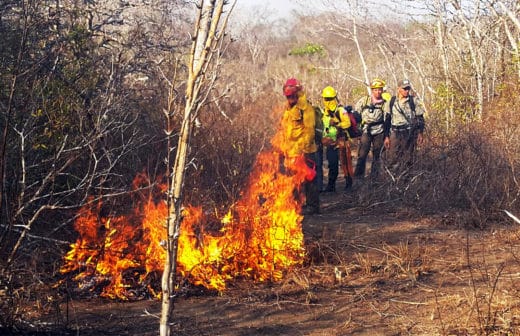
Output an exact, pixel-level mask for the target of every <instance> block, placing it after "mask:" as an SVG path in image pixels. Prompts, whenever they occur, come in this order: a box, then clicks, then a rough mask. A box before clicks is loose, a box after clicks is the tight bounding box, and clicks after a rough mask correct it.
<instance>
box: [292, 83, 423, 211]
mask: <svg viewBox="0 0 520 336" xmlns="http://www.w3.org/2000/svg"><path fill="white" fill-rule="evenodd" d="M385 89H386V83H385V81H384V80H381V79H377V78H376V79H374V80H373V81H372V82H371V83H370V94H369V95H366V96H364V97H362V98H360V99H359V100H358V101H357V102H356V104H354V107H352V106H351V105H347V106H343V105H341V104H340V101H339V99H338V95H337V92H336V90H335V89H334V88H333V87H332V86H327V87H325V88H324V89H323V90H322V92H321V103H322V104H321V105H322V106H313V105H312V104H311V103H310V102H309V100H308V99H307V97H306V94H305V91H304V89H303V86H302V85H301V83H300V82H299V81H298V80H297V79H295V78H289V79H288V80H287V81H286V82H285V84H284V86H283V94H284V96H285V97H286V99H287V105H286V109H285V112H284V115H283V118H282V125H283V128H284V131H285V133H284V141H285V143H286V148H287V150H286V152H285V153H284V155H285V157H286V158H294V157H297V156H301V155H303V156H304V157H305V162H307V164H308V165H309V167H315V169H316V178H314V179H313V180H312V181H305V182H304V185H303V188H302V190H303V192H304V193H305V200H306V201H305V205H304V206H303V208H302V213H303V214H304V215H312V214H317V213H319V212H320V201H319V194H320V193H321V192H335V191H336V180H337V178H338V175H339V167H341V168H342V172H343V174H344V177H345V189H346V190H349V189H351V188H352V186H353V183H354V182H356V183H362V181H363V180H364V177H365V170H366V165H367V158H368V155H369V153H370V151H371V152H372V166H371V169H370V177H371V179H377V178H378V176H379V174H380V170H381V152H382V150H383V147H384V148H385V149H386V150H387V154H388V155H387V157H388V163H389V168H390V169H392V170H393V171H394V172H397V171H398V170H399V169H401V168H402V167H403V166H409V165H410V164H411V163H412V161H413V154H414V151H415V147H416V145H417V144H420V143H422V141H423V131H424V108H423V106H422V104H421V103H420V102H419V100H418V98H417V97H416V96H415V95H413V94H411V90H412V86H411V83H410V82H409V81H408V80H406V79H405V80H401V81H399V83H398V85H397V94H396V95H395V96H392V95H390V94H389V93H388V92H386V90H385ZM352 111H357V112H358V113H359V114H360V115H361V125H360V128H361V132H360V133H361V135H360V136H359V137H358V138H357V139H358V151H357V160H356V164H355V167H354V165H353V162H352V152H351V145H352V143H353V141H354V140H355V139H353V138H352V137H351V136H350V135H349V132H348V129H349V128H350V127H351V118H350V116H349V113H350V112H352ZM324 152H325V157H326V159H327V162H328V181H327V184H326V185H325V183H324V181H323V154H324ZM358 181H359V182H358Z"/></svg>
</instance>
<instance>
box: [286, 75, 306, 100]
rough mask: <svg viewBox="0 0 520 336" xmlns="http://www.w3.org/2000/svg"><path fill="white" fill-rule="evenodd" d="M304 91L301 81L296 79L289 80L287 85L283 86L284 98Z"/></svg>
mask: <svg viewBox="0 0 520 336" xmlns="http://www.w3.org/2000/svg"><path fill="white" fill-rule="evenodd" d="M301 89H302V85H301V84H300V81H299V80H297V79H296V78H289V79H288V80H287V81H286V82H285V84H284V85H283V94H284V96H286V97H288V96H292V95H293V94H295V93H297V92H298V91H300V90H301Z"/></svg>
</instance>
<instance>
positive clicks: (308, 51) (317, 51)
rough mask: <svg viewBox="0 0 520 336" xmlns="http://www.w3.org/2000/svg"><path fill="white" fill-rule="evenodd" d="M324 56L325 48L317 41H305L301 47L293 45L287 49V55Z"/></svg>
mask: <svg viewBox="0 0 520 336" xmlns="http://www.w3.org/2000/svg"><path fill="white" fill-rule="evenodd" d="M314 55H317V56H318V57H324V56H325V55H326V51H325V48H324V47H323V46H322V45H320V44H317V43H311V42H307V43H306V44H305V45H304V46H303V47H294V48H292V49H291V50H290V51H289V56H314Z"/></svg>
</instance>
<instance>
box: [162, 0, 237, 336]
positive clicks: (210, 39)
mask: <svg viewBox="0 0 520 336" xmlns="http://www.w3.org/2000/svg"><path fill="white" fill-rule="evenodd" d="M235 2H236V1H235ZM235 2H234V3H235ZM234 3H233V6H234ZM226 4H227V1H225V0H201V1H199V3H198V5H197V7H198V8H199V12H198V18H197V21H196V23H195V36H194V39H193V44H192V49H191V58H190V63H189V73H188V80H187V83H186V96H185V98H186V103H185V108H184V116H183V120H182V126H181V130H180V134H179V140H178V144H177V152H176V156H175V162H174V164H173V168H172V170H171V171H170V174H171V179H170V181H171V182H170V186H169V188H168V198H167V201H168V217H167V219H166V227H167V234H168V236H167V242H166V248H167V253H166V259H165V264H164V271H163V275H162V279H161V286H162V306H161V319H160V327H159V331H160V335H161V336H169V335H171V334H172V330H171V325H172V317H173V310H174V298H175V285H176V281H175V276H176V271H177V251H178V239H179V236H180V229H181V223H182V202H183V185H184V176H185V168H186V159H187V156H188V153H189V150H190V137H191V130H192V127H193V122H194V120H195V118H196V117H197V114H198V112H199V110H200V108H201V106H202V102H203V99H201V96H202V90H205V91H206V92H207V91H209V90H211V84H210V85H209V87H208V83H211V81H210V80H208V73H207V71H208V66H209V65H210V63H211V62H212V60H213V58H212V55H213V54H214V53H218V52H219V50H218V48H217V45H218V44H219V41H221V40H222V38H223V37H224V33H223V32H224V31H225V27H226V25H227V17H226V19H225V20H224V22H222V21H221V18H222V14H223V9H224V5H226ZM233 6H231V9H230V11H229V12H228V16H229V13H231V11H232V8H233ZM217 68H218V67H217ZM213 71H217V69H213Z"/></svg>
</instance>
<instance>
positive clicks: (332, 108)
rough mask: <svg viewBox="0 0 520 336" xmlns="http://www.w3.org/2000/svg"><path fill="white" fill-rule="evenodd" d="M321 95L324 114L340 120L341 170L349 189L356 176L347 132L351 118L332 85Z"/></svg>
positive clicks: (346, 186)
mask: <svg viewBox="0 0 520 336" xmlns="http://www.w3.org/2000/svg"><path fill="white" fill-rule="evenodd" d="M321 97H322V98H323V106H324V107H325V111H324V114H330V115H333V116H334V117H335V120H337V121H338V122H337V124H335V125H334V126H336V128H337V130H338V134H337V140H336V143H337V147H338V151H339V162H340V165H341V170H342V171H343V176H344V177H345V189H346V190H347V189H349V188H350V187H351V186H352V176H354V171H353V167H352V153H351V149H350V141H349V138H348V133H347V129H348V128H349V127H350V118H349V116H348V114H347V111H346V109H345V107H343V106H340V105H339V104H338V94H337V92H336V90H335V89H334V88H333V87H332V86H327V87H326V88H324V89H323V91H322V93H321ZM334 189H335V188H334ZM329 191H331V190H329Z"/></svg>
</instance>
